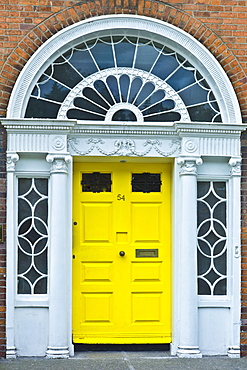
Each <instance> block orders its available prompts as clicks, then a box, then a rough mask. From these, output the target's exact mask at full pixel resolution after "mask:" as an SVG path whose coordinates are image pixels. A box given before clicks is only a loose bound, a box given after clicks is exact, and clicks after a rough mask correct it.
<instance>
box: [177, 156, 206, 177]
mask: <svg viewBox="0 0 247 370" xmlns="http://www.w3.org/2000/svg"><path fill="white" fill-rule="evenodd" d="M177 163H178V164H179V165H180V171H179V174H180V176H182V175H194V176H196V175H197V166H200V165H201V164H202V163H203V161H202V159H201V158H200V157H179V158H178V159H177Z"/></svg>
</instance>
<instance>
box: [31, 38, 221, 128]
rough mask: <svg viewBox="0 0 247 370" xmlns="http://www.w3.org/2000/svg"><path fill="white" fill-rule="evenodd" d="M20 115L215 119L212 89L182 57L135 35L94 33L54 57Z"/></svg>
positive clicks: (217, 116)
mask: <svg viewBox="0 0 247 370" xmlns="http://www.w3.org/2000/svg"><path fill="white" fill-rule="evenodd" d="M25 117H34V118H59V119H66V118H71V119H79V120H97V121H107V120H112V121H136V122H155V121H158V122H174V121H181V122H191V121H194V122H221V114H220V111H219V106H218V104H217V101H216V98H215V96H214V94H213V91H212V88H211V87H210V86H209V85H208V83H207V81H206V79H205V78H204V77H203V76H202V75H201V74H200V72H199V71H198V70H197V69H196V68H195V67H194V66H193V65H192V64H191V63H190V62H189V61H188V60H187V59H186V58H184V57H183V56H181V55H180V54H178V53H177V52H175V51H173V50H171V49H170V48H168V47H167V46H165V45H162V44H159V43H157V42H155V41H152V40H148V39H145V38H141V37H130V36H109V37H101V38H100V37H98V38H94V39H92V40H89V41H87V42H83V43H82V44H80V45H77V46H74V47H72V48H71V49H69V50H68V51H66V52H65V53H64V54H62V55H61V56H59V57H58V58H57V59H56V60H55V61H54V62H53V63H52V64H51V65H50V66H49V67H48V68H47V69H46V71H45V72H44V73H43V74H42V76H41V77H40V78H39V80H38V81H37V82H36V84H35V87H34V89H33V91H32V93H31V96H30V98H29V101H28V105H27V109H26V114H25Z"/></svg>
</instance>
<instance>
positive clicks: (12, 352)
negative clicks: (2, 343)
mask: <svg viewBox="0 0 247 370" xmlns="http://www.w3.org/2000/svg"><path fill="white" fill-rule="evenodd" d="M6 358H7V359H9V358H16V348H15V347H7V349H6Z"/></svg>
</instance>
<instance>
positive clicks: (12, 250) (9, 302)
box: [6, 153, 19, 358]
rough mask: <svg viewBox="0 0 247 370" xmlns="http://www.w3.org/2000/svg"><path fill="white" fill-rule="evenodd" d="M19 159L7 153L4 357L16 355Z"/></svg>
mask: <svg viewBox="0 0 247 370" xmlns="http://www.w3.org/2000/svg"><path fill="white" fill-rule="evenodd" d="M18 160H19V156H18V154H16V153H8V154H7V225H6V235H7V243H6V244H7V279H6V281H7V291H6V292H7V294H6V306H7V309H6V313H7V314H6V337H7V348H6V358H15V357H16V348H15V333H14V324H15V296H16V227H15V226H14V225H15V220H16V217H15V210H16V202H15V199H16V194H15V183H14V179H15V164H16V162H17V161H18Z"/></svg>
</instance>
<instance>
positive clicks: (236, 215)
mask: <svg viewBox="0 0 247 370" xmlns="http://www.w3.org/2000/svg"><path fill="white" fill-rule="evenodd" d="M229 165H230V166H231V177H230V179H229V196H228V199H231V200H232V201H231V202H230V204H229V223H230V225H229V234H230V235H229V245H228V250H229V254H228V258H229V261H232V263H231V267H230V269H231V272H230V276H231V277H232V278H231V277H230V276H229V279H230V284H229V286H228V289H229V290H230V292H228V294H230V295H231V296H232V308H231V329H230V347H229V350H228V356H229V357H233V358H234V357H235V358H236V357H237V358H238V357H240V342H239V341H240V338H239V332H240V303H241V302H240V300H241V297H240V285H241V281H240V271H241V247H240V246H241V242H240V232H239V230H240V180H241V157H232V158H231V159H230V160H229Z"/></svg>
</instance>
